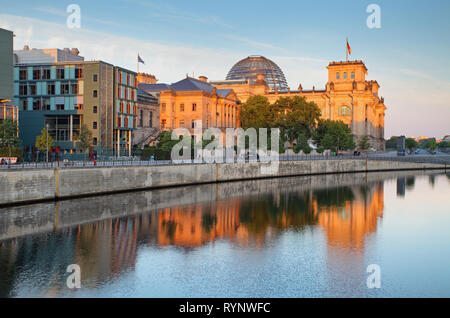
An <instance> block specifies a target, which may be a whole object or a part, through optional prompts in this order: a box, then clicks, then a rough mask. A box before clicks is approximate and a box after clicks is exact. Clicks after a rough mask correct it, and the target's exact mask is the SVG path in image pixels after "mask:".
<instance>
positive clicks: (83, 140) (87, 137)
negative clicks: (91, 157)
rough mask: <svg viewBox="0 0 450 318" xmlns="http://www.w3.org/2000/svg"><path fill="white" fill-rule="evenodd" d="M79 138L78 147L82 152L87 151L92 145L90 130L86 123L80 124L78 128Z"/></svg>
mask: <svg viewBox="0 0 450 318" xmlns="http://www.w3.org/2000/svg"><path fill="white" fill-rule="evenodd" d="M79 138H80V140H79V142H78V149H80V150H81V151H82V152H83V153H84V154H86V152H88V151H89V149H90V148H91V146H92V132H91V131H90V130H89V128H88V127H87V126H86V125H84V124H83V125H81V129H80V137H79Z"/></svg>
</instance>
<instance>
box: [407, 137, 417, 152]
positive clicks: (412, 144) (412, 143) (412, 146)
mask: <svg viewBox="0 0 450 318" xmlns="http://www.w3.org/2000/svg"><path fill="white" fill-rule="evenodd" d="M405 147H406V149H408V150H409V151H410V152H413V151H414V149H416V148H418V147H419V143H418V142H417V141H416V140H415V139H414V138H407V139H406V140H405Z"/></svg>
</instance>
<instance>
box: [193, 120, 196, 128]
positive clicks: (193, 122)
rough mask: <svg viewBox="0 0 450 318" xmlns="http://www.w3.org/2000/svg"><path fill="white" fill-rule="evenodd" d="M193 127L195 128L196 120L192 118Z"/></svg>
mask: <svg viewBox="0 0 450 318" xmlns="http://www.w3.org/2000/svg"><path fill="white" fill-rule="evenodd" d="M192 128H195V120H192Z"/></svg>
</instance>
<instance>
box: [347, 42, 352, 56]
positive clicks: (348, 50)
mask: <svg viewBox="0 0 450 318" xmlns="http://www.w3.org/2000/svg"><path fill="white" fill-rule="evenodd" d="M346 52H347V53H346V57H347V61H348V55H349V54H350V55H352V48H351V47H350V44H348V38H347V50H346Z"/></svg>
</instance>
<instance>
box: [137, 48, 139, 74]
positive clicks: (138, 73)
mask: <svg viewBox="0 0 450 318" xmlns="http://www.w3.org/2000/svg"><path fill="white" fill-rule="evenodd" d="M137 72H138V74H139V53H138V56H137Z"/></svg>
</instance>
